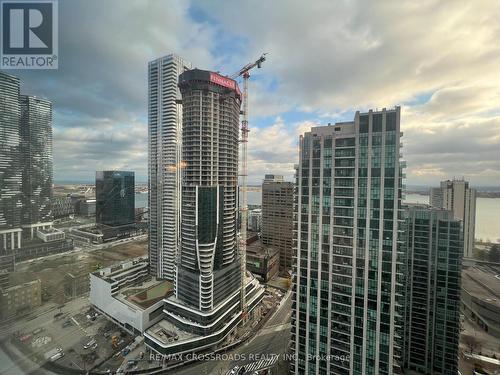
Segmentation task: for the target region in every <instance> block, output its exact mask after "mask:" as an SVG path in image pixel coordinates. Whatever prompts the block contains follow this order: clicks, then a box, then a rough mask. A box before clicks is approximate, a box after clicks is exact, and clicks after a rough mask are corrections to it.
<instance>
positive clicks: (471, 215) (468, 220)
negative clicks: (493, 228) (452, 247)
mask: <svg viewBox="0 0 500 375" xmlns="http://www.w3.org/2000/svg"><path fill="white" fill-rule="evenodd" d="M430 204H431V206H432V207H437V208H444V209H445V210H450V211H452V212H453V216H454V217H455V219H458V220H462V222H463V231H464V257H465V258H472V256H473V250H474V236H475V229H476V190H475V189H472V188H470V187H469V182H468V181H464V180H455V179H454V180H446V181H442V182H441V186H440V187H439V188H432V189H431V192H430Z"/></svg>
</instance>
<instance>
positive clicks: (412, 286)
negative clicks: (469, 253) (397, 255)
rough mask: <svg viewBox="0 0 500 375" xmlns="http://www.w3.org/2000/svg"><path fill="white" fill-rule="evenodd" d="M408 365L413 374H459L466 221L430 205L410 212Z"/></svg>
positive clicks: (407, 234)
mask: <svg viewBox="0 0 500 375" xmlns="http://www.w3.org/2000/svg"><path fill="white" fill-rule="evenodd" d="M405 220H406V221H405V237H406V243H407V245H406V249H407V250H406V254H407V255H406V272H405V275H406V276H407V280H406V283H405V284H406V304H405V317H406V319H405V325H404V327H405V328H404V332H405V335H404V336H405V344H404V348H405V350H404V367H405V369H408V370H410V371H413V372H411V373H418V374H443V375H454V374H457V372H458V339H459V336H460V290H461V288H460V278H461V270H462V255H463V251H462V246H463V243H462V228H461V225H462V223H461V221H460V220H457V219H455V218H454V217H453V213H452V212H451V211H447V210H442V209H439V208H431V207H429V206H424V205H408V206H407V207H406V210H405Z"/></svg>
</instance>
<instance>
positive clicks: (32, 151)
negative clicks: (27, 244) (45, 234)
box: [20, 95, 53, 237]
mask: <svg viewBox="0 0 500 375" xmlns="http://www.w3.org/2000/svg"><path fill="white" fill-rule="evenodd" d="M20 102H21V154H22V160H23V168H22V171H23V177H22V179H23V182H22V191H23V194H22V197H23V210H22V224H23V228H26V229H27V231H26V232H27V233H29V234H30V236H31V237H33V231H34V228H37V227H44V226H47V225H52V220H53V215H52V204H51V201H52V180H53V164H52V103H51V102H50V101H48V100H46V99H42V98H38V97H35V96H25V95H22V96H21V97H20Z"/></svg>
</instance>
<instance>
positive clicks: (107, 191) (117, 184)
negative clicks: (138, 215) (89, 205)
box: [95, 171, 135, 227]
mask: <svg viewBox="0 0 500 375" xmlns="http://www.w3.org/2000/svg"><path fill="white" fill-rule="evenodd" d="M95 195H96V223H98V224H103V225H109V226H112V227H117V226H122V225H130V224H133V223H134V222H135V177H134V172H126V171H98V172H96V174H95Z"/></svg>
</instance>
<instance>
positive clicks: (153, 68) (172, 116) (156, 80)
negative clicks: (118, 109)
mask: <svg viewBox="0 0 500 375" xmlns="http://www.w3.org/2000/svg"><path fill="white" fill-rule="evenodd" d="M190 68H191V64H190V63H189V62H187V61H185V60H183V59H182V58H180V57H179V56H177V55H174V54H171V55H167V56H164V57H161V58H158V59H156V60H153V61H151V62H150V63H149V65H148V128H149V132H148V138H149V140H148V143H149V153H148V172H149V173H148V176H149V177H148V188H149V197H148V199H149V202H148V206H149V214H148V215H149V263H150V270H151V273H152V274H153V275H154V276H156V277H158V278H160V279H168V280H171V281H175V262H176V258H177V255H178V249H179V246H180V242H179V241H180V238H179V236H180V202H181V191H180V183H181V166H182V159H181V144H182V104H181V101H180V99H181V94H180V91H179V88H178V86H177V84H178V81H179V75H180V74H181V73H182V72H184V71H185V70H187V69H190Z"/></svg>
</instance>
